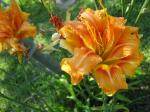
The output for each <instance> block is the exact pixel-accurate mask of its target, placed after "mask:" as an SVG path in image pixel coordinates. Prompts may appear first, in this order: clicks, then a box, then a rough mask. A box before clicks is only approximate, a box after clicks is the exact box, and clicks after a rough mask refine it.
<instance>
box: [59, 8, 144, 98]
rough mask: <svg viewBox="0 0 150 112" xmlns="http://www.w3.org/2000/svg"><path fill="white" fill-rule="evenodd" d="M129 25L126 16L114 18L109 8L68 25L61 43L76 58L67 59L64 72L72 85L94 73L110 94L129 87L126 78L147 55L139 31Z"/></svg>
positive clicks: (81, 15)
mask: <svg viewBox="0 0 150 112" xmlns="http://www.w3.org/2000/svg"><path fill="white" fill-rule="evenodd" d="M125 23H126V20H125V19H124V18H123V17H113V16H110V15H108V14H107V10H106V9H102V10H96V11H94V10H92V9H86V10H85V11H83V12H82V13H81V14H80V16H79V17H78V20H75V21H68V22H66V23H64V26H63V27H62V28H61V29H60V30H59V32H60V33H61V34H62V36H63V38H64V39H61V41H60V44H61V46H62V47H63V48H65V49H67V50H68V51H69V52H70V53H72V54H73V57H71V58H64V59H63V60H62V61H61V69H62V70H63V71H65V72H67V73H68V74H69V75H70V76H71V82H72V84H74V85H76V84H78V83H79V82H80V81H81V80H82V79H83V78H84V75H88V74H90V75H91V74H92V76H93V77H94V78H95V80H96V82H97V84H98V86H99V87H100V88H102V90H103V91H104V92H105V93H106V94H107V95H113V94H114V93H115V92H116V91H118V90H119V89H127V88H128V85H127V83H126V77H128V76H131V75H133V74H134V72H135V70H136V68H137V67H138V66H139V64H140V62H141V61H142V59H143V55H142V54H141V53H140V52H139V43H140V42H139V41H140V40H139V35H138V28H137V27H132V26H125Z"/></svg>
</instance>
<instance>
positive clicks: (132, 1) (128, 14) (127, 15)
mask: <svg viewBox="0 0 150 112" xmlns="http://www.w3.org/2000/svg"><path fill="white" fill-rule="evenodd" d="M135 3H136V2H135V0H131V3H130V6H129V10H128V12H127V13H126V18H127V19H128V18H129V16H130V14H131V11H132V9H133V7H134V4H135Z"/></svg>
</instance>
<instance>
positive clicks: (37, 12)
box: [0, 0, 150, 112]
mask: <svg viewBox="0 0 150 112" xmlns="http://www.w3.org/2000/svg"><path fill="white" fill-rule="evenodd" d="M3 1H4V2H5V3H6V4H5V5H7V4H8V3H9V0H3ZM104 1H105V2H104V5H105V7H106V8H107V9H108V12H109V13H110V14H111V15H114V16H122V15H123V16H124V17H125V18H127V19H128V22H127V24H128V25H132V26H138V27H139V29H140V31H139V33H140V39H141V51H142V52H143V54H144V56H145V59H144V61H143V62H142V64H141V67H139V68H138V69H137V71H136V74H135V76H134V77H133V78H130V79H127V82H128V83H129V89H128V90H125V91H119V92H118V93H117V94H116V95H115V96H114V97H112V98H106V99H105V101H106V102H107V104H106V107H108V111H107V112H129V110H130V112H149V111H150V74H149V73H150V1H149V0H104ZM145 1H148V3H147V5H146V8H143V9H142V13H141V16H140V18H139V20H138V21H137V22H136V23H135V21H136V18H137V16H138V14H139V11H140V9H141V7H142V6H143V3H144V2H145ZM43 2H44V5H43V4H42V2H41V1H40V0H18V3H19V5H20V7H21V9H22V10H23V11H26V12H29V13H30V14H31V16H30V21H31V22H32V23H34V24H35V25H36V26H37V27H38V29H39V33H38V34H37V38H36V39H35V41H36V42H37V43H41V44H45V45H48V44H49V42H51V35H52V34H53V33H54V32H55V31H53V26H52V24H50V23H49V16H48V13H49V12H48V11H50V8H49V7H50V6H51V9H52V11H53V14H55V15H58V16H59V17H61V18H62V20H64V21H65V19H66V10H62V9H60V8H59V6H55V5H54V4H55V3H52V2H49V1H48V0H43ZM122 2H123V3H122ZM132 2H134V3H133V4H132ZM3 5H4V4H3ZM131 5H133V6H132V7H130V6H131ZM87 7H90V8H93V9H95V8H96V7H95V2H94V0H76V3H74V4H73V5H72V6H70V8H69V11H70V12H71V19H74V18H75V17H76V16H77V15H78V12H79V11H80V9H81V8H87ZM123 9H124V10H123ZM51 30H52V31H51ZM57 48H58V46H56V49H57ZM51 55H53V56H55V57H56V59H57V60H58V61H59V60H61V59H62V58H63V57H66V56H68V55H69V54H68V53H67V52H66V51H65V50H63V49H60V50H59V51H53V53H52V54H51ZM103 98H104V97H103V95H102V91H101V90H100V89H99V88H98V86H97V84H96V82H95V81H94V80H93V79H92V78H91V77H88V76H87V77H86V78H85V80H83V81H82V82H81V84H80V85H78V86H72V85H71V83H70V79H69V76H68V75H67V74H55V73H51V72H50V71H49V70H48V69H47V68H45V67H44V66H43V65H41V64H40V63H39V62H37V61H36V60H34V59H32V58H31V59H30V60H29V61H23V63H19V62H18V59H17V57H15V56H12V55H9V54H8V53H6V52H3V53H1V54H0V112H103V103H104V102H103V101H104V99H103Z"/></svg>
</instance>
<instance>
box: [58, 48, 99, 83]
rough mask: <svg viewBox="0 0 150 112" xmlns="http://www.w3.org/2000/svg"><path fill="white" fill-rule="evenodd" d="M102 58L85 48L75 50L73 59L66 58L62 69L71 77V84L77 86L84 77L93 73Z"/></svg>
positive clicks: (62, 63)
mask: <svg viewBox="0 0 150 112" xmlns="http://www.w3.org/2000/svg"><path fill="white" fill-rule="evenodd" d="M101 61H102V60H101V58H100V57H99V56H97V55H96V54H95V53H93V52H92V51H91V50H88V49H86V48H84V47H82V48H75V50H74V56H73V57H72V58H64V59H63V60H62V62H61V69H62V70H63V71H65V72H67V73H68V74H69V75H70V76H71V82H72V83H73V84H74V85H76V84H78V83H79V82H80V80H81V79H82V78H83V75H85V74H88V73H90V72H92V70H93V69H94V68H95V67H96V65H97V64H98V63H99V62H101Z"/></svg>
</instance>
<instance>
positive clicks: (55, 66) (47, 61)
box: [22, 39, 62, 74]
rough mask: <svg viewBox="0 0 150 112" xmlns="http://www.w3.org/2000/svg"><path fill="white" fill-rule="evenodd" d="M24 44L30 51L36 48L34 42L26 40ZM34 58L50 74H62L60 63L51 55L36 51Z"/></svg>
mask: <svg viewBox="0 0 150 112" xmlns="http://www.w3.org/2000/svg"><path fill="white" fill-rule="evenodd" d="M22 42H23V44H24V45H25V46H26V47H27V48H29V49H32V47H33V46H35V44H34V42H33V41H32V40H28V39H24V40H23V41H22ZM32 58H34V59H35V60H37V61H38V62H40V63H41V64H42V65H43V66H45V67H46V68H47V69H48V70H49V71H50V72H55V73H57V74H61V73H62V71H61V69H60V64H59V62H58V61H57V60H56V59H55V58H54V57H52V56H50V55H49V54H43V53H41V52H40V51H38V50H35V52H34V53H33V55H32Z"/></svg>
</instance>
